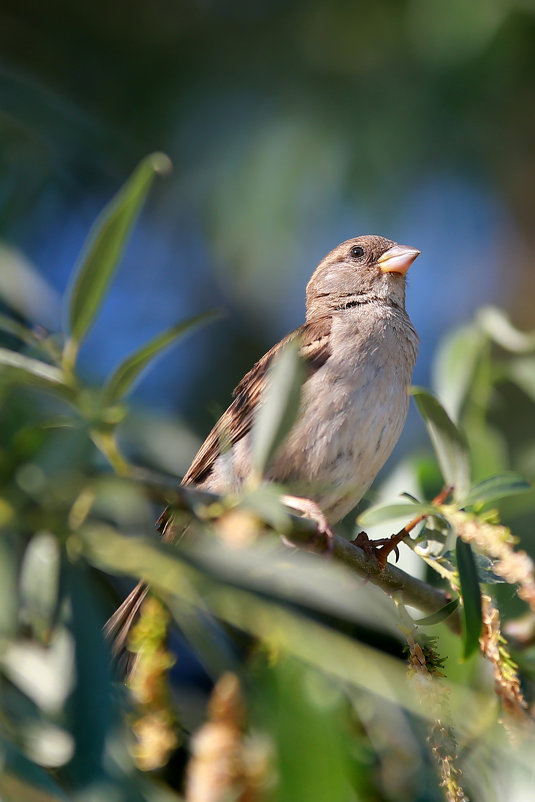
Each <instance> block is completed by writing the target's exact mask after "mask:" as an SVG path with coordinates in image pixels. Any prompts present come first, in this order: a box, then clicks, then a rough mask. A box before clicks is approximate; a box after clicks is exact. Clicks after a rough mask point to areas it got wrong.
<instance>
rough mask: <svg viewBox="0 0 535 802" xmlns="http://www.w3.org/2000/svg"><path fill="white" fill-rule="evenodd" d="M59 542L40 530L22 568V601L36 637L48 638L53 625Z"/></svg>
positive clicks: (59, 562)
mask: <svg viewBox="0 0 535 802" xmlns="http://www.w3.org/2000/svg"><path fill="white" fill-rule="evenodd" d="M60 566H61V558H60V551H59V543H58V540H57V538H56V537H54V535H52V534H50V533H49V532H39V533H37V534H36V535H34V536H33V538H32V539H31V540H30V542H29V543H28V546H27V547H26V551H25V552H24V557H23V560H22V565H21V568H20V578H19V586H20V593H19V595H20V602H21V607H22V611H23V614H24V618H25V620H26V621H27V622H28V623H29V624H30V626H31V627H32V630H33V632H34V634H35V635H36V637H37V638H39V639H40V640H46V639H47V637H48V636H49V635H50V633H51V631H52V627H53V622H54V617H55V614H56V610H57V606H58V599H59V581H60Z"/></svg>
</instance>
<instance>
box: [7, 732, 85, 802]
mask: <svg viewBox="0 0 535 802" xmlns="http://www.w3.org/2000/svg"><path fill="white" fill-rule="evenodd" d="M0 762H1V765H2V771H1V772H0V797H1V799H2V800H5V802H11V800H15V799H17V800H21V802H22V800H24V802H68V799H69V797H68V796H67V795H66V794H65V793H64V791H63V790H62V789H61V788H60V787H59V786H58V785H56V783H55V782H54V780H53V779H52V777H51V776H50V774H49V773H48V772H46V771H44V770H43V769H42V768H41V767H40V766H37V765H36V764H35V763H34V762H33V761H31V760H29V759H28V758H27V757H26V755H25V754H24V753H23V752H22V751H21V750H20V749H19V748H18V747H17V746H15V745H14V744H12V743H10V742H9V741H8V740H6V739H2V740H1V741H0Z"/></svg>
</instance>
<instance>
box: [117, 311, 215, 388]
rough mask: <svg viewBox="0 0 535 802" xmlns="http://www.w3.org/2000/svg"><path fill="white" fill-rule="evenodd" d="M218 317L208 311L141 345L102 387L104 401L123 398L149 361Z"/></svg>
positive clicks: (213, 312)
mask: <svg viewBox="0 0 535 802" xmlns="http://www.w3.org/2000/svg"><path fill="white" fill-rule="evenodd" d="M218 315H219V313H218V312H216V311H210V312H204V313H203V314H202V315H196V316H195V317H191V318H189V320H185V321H183V322H182V323H178V324H177V325H176V326H173V327H172V328H170V329H167V331H164V332H162V333H161V334H158V335H157V336H156V337H153V339H152V340H149V342H148V343H145V345H142V346H141V348H139V349H138V350H137V351H134V353H133V354H130V356H129V357H127V358H126V359H125V360H124V362H121V364H120V365H119V367H117V368H116V370H115V371H114V373H113V375H112V376H111V377H110V378H109V379H108V381H107V383H106V385H105V387H104V396H105V398H106V400H107V401H109V402H110V403H115V402H117V401H119V400H120V399H121V398H123V396H124V395H126V393H127V392H128V391H129V390H130V389H131V388H132V386H133V384H134V383H135V382H136V380H137V379H138V377H139V375H140V373H141V372H142V371H143V370H144V369H145V368H146V367H147V366H148V364H149V362H151V360H153V359H155V357H157V356H159V355H160V354H161V353H162V351H163V350H164V349H165V348H167V347H168V346H169V345H171V343H173V342H174V341H175V340H176V339H178V338H179V337H181V336H182V335H184V334H186V333H187V332H190V331H191V330H192V329H194V328H197V326H200V325H202V324H203V323H207V322H208V321H210V320H213V319H214V318H216V317H218Z"/></svg>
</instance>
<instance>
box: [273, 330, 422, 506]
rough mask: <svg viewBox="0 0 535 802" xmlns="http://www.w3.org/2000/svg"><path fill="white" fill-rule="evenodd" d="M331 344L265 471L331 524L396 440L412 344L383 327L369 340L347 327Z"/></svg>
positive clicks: (368, 480)
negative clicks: (312, 502) (307, 499)
mask: <svg viewBox="0 0 535 802" xmlns="http://www.w3.org/2000/svg"><path fill="white" fill-rule="evenodd" d="M333 345H334V346H335V347H334V349H333V355H332V356H331V357H330V359H329V360H328V361H327V362H326V363H325V365H324V366H322V368H320V369H319V370H318V371H317V372H316V373H315V374H314V375H313V376H311V377H310V378H309V379H308V381H307V382H306V383H305V385H304V387H303V396H302V403H301V411H300V415H299V418H298V421H297V422H296V424H295V425H294V428H293V429H292V432H291V433H290V436H289V438H288V440H287V442H286V444H285V446H284V447H283V449H282V452H281V454H280V455H279V456H278V458H277V460H276V463H275V465H274V466H273V470H272V474H273V478H277V479H278V480H279V481H286V482H290V483H291V482H295V483H296V490H297V492H301V493H302V494H303V495H305V494H308V495H310V496H312V497H314V498H315V499H316V500H317V501H318V503H319V504H320V506H321V507H322V509H323V510H324V512H325V513H326V515H327V516H328V517H329V519H330V520H331V521H332V522H335V521H336V520H339V519H340V518H341V517H343V515H345V514H346V513H347V512H349V511H350V510H351V509H352V508H353V507H354V506H355V505H356V504H357V503H358V501H359V500H360V499H361V498H362V496H363V494H364V493H365V492H366V490H367V489H368V487H369V486H370V485H371V483H372V481H373V480H374V478H375V476H376V475H377V473H378V472H379V470H380V469H381V468H382V466H383V465H384V463H385V462H386V460H387V459H388V457H389V456H390V454H391V452H392V450H393V448H394V446H395V444H396V442H397V441H398V439H399V436H400V434H401V431H402V429H403V426H404V423H405V419H406V417H407V411H408V406H409V395H408V388H409V385H410V382H411V377H412V371H413V368H414V362H415V358H416V344H415V342H413V341H412V339H410V333H407V334H404V333H403V332H400V331H399V330H398V329H397V328H396V327H395V326H390V327H384V329H383V330H379V331H378V332H372V334H371V335H370V336H368V337H362V336H360V337H353V338H352V337H351V336H347V332H346V336H345V338H342V337H340V339H339V341H338V343H336V342H335V343H333ZM300 483H302V484H303V487H302V488H301V487H300ZM305 485H307V487H308V490H307V487H305Z"/></svg>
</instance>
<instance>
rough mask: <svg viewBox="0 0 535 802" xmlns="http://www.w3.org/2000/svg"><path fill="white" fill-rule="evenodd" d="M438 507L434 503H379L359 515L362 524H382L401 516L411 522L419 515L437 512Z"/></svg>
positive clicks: (359, 521)
mask: <svg viewBox="0 0 535 802" xmlns="http://www.w3.org/2000/svg"><path fill="white" fill-rule="evenodd" d="M436 512H437V509H436V507H433V505H432V504H422V503H420V502H418V503H417V504H386V505H381V504H377V505H376V506H373V507H368V509H367V510H365V511H364V512H363V513H362V515H359V517H358V523H359V525H360V526H375V525H376V524H382V523H385V522H386V521H397V520H399V519H400V518H406V519H407V523H409V521H410V520H412V518H416V517H417V516H418V515H432V514H436Z"/></svg>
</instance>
